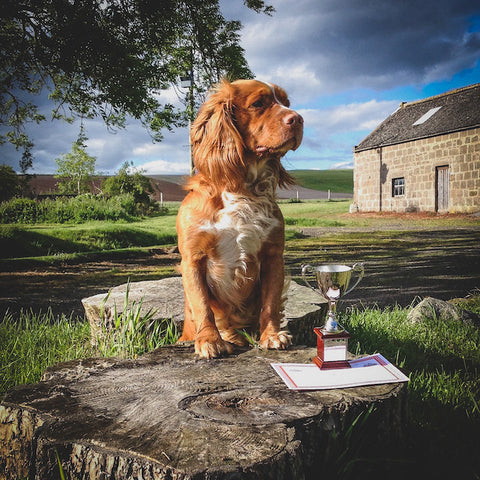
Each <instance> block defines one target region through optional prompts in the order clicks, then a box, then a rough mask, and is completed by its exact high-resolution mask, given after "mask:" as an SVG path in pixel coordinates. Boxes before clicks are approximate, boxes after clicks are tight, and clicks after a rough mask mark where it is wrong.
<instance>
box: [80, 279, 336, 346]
mask: <svg viewBox="0 0 480 480" xmlns="http://www.w3.org/2000/svg"><path fill="white" fill-rule="evenodd" d="M127 290H128V302H125V299H126V297H127ZM125 303H126V305H125ZM82 304H83V306H84V308H85V315H86V317H87V319H88V321H89V323H90V331H91V342H92V344H93V345H95V344H96V343H97V342H98V340H99V339H100V338H101V336H102V335H103V334H104V332H108V331H109V330H110V329H112V328H113V321H114V316H115V312H116V313H117V315H120V314H121V313H122V312H123V311H124V309H125V308H127V309H135V308H138V307H139V306H140V305H141V311H142V313H143V314H145V313H147V312H149V311H151V312H153V315H152V317H151V320H152V321H159V320H163V319H166V318H171V319H172V320H173V321H174V322H175V324H176V325H177V327H178V329H179V330H181V329H182V326H183V321H184V309H185V300H184V295H183V284H182V277H170V278H164V279H162V280H148V281H143V282H134V283H129V284H123V285H119V286H118V287H114V288H112V289H111V290H110V291H109V292H108V293H100V294H98V295H94V296H92V297H88V298H84V299H83V300H82ZM327 309H328V307H327V301H326V300H323V299H322V298H321V297H320V295H317V294H316V293H315V292H313V291H312V290H311V289H310V288H308V287H304V286H301V285H298V284H297V283H295V282H293V281H292V282H290V285H289V289H288V293H287V302H286V305H285V319H284V322H283V324H282V325H281V328H282V329H283V330H289V331H290V333H292V335H293V339H294V342H295V343H296V344H297V345H312V346H313V345H315V344H316V336H315V334H314V333H313V327H315V326H319V325H323V323H325V315H326V312H327Z"/></svg>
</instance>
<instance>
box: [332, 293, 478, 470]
mask: <svg viewBox="0 0 480 480" xmlns="http://www.w3.org/2000/svg"><path fill="white" fill-rule="evenodd" d="M464 306H465V307H466V308H468V309H469V310H470V311H474V310H475V309H477V308H478V307H479V306H480V295H478V296H475V297H471V298H470V299H468V300H467V301H466V302H464ZM408 310H409V309H408V308H405V309H404V308H400V307H397V306H395V307H391V308H387V309H384V310H380V309H378V308H373V309H370V308H369V309H364V310H359V309H355V310H353V311H351V312H347V313H342V314H341V316H340V322H341V323H342V325H344V326H345V328H346V329H347V330H348V331H349V333H350V335H351V338H350V343H349V349H350V351H352V352H354V353H356V354H359V355H361V354H370V353H373V352H376V351H378V352H380V353H382V354H383V355H384V356H385V357H386V358H388V359H389V360H391V361H392V362H394V363H396V364H397V365H398V366H399V367H400V368H402V370H403V371H404V372H405V373H407V374H408V375H409V376H410V382H409V383H408V387H407V388H408V390H407V393H408V402H407V419H408V424H407V425H405V426H404V427H405V428H406V429H407V431H408V440H407V442H408V445H407V453H406V454H404V455H405V456H406V457H408V459H409V461H414V463H415V465H416V466H415V468H416V469H417V468H419V467H420V468H421V469H424V470H425V472H424V474H427V475H432V476H431V477H429V478H446V477H444V475H445V476H446V475H453V474H454V473H455V474H456V475H457V477H458V478H477V477H475V476H474V475H475V472H477V473H478V471H477V469H478V467H479V464H478V459H477V455H478V452H477V451H476V447H475V445H474V444H472V443H471V440H473V439H474V438H476V437H477V435H478V431H479V429H480V409H479V406H480V375H479V373H480V348H479V345H480V330H479V329H478V327H475V326H473V325H465V324H463V323H461V322H454V321H452V322H445V321H440V320H438V319H436V318H425V319H424V321H423V322H421V323H419V324H412V323H410V322H409V321H408V320H407V313H408ZM412 459H413V460H412ZM422 471H423V470H422ZM418 473H419V475H420V476H421V474H420V472H418ZM424 478H427V477H424Z"/></svg>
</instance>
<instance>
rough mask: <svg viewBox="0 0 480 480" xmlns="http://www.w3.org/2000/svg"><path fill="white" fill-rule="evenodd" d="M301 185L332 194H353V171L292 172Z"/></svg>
mask: <svg viewBox="0 0 480 480" xmlns="http://www.w3.org/2000/svg"><path fill="white" fill-rule="evenodd" d="M289 173H290V174H291V175H293V177H294V178H295V180H296V181H297V182H298V184H299V185H301V186H302V187H305V188H311V189H312V190H322V191H325V192H326V191H327V190H330V191H331V192H332V193H353V170H291V171H290V172H289Z"/></svg>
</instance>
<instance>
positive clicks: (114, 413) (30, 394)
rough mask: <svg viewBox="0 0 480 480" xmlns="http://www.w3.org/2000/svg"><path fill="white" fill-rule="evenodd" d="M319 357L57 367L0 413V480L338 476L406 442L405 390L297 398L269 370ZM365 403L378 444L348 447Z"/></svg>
mask: <svg viewBox="0 0 480 480" xmlns="http://www.w3.org/2000/svg"><path fill="white" fill-rule="evenodd" d="M315 353H316V350H315V349H314V348H307V347H295V348H292V349H290V350H288V351H264V350H259V349H250V350H243V351H237V353H236V354H235V355H232V356H229V357H226V358H220V359H214V360H203V359H198V357H196V356H195V354H194V352H193V346H192V345H191V344H182V345H176V346H169V347H163V348H161V349H158V350H156V351H155V352H153V353H150V354H147V355H144V356H142V357H140V358H138V359H135V360H120V359H89V360H78V361H71V362H66V363H62V364H59V365H57V366H55V367H53V368H50V369H48V370H47V371H46V372H45V374H44V376H43V379H42V381H41V382H40V383H38V384H35V385H23V386H20V387H17V388H15V389H13V390H11V391H10V392H8V393H7V394H6V396H5V398H4V400H3V403H2V404H1V405H0V478H2V479H7V478H8V479H9V480H10V479H12V480H13V479H20V478H25V477H28V478H30V479H39V480H40V479H42V480H44V479H56V478H60V472H59V468H58V463H57V454H58V456H59V458H60V460H61V463H62V466H63V471H64V472H65V474H66V475H67V477H66V478H72V479H75V480H80V479H92V480H94V479H95V480H102V479H129V480H131V479H143V480H154V479H155V480H159V479H177V480H187V479H189V480H194V479H225V480H226V479H230V480H232V479H261V480H269V479H271V480H292V479H295V480H301V479H313V478H321V477H322V478H323V477H324V476H325V478H328V477H329V476H330V477H329V478H335V475H339V472H340V474H341V471H342V469H343V468H344V467H345V464H342V462H341V461H340V460H341V458H344V457H345V452H346V451H347V453H348V451H349V450H350V453H351V455H353V456H355V455H357V454H358V455H360V453H357V452H356V449H357V448H358V447H360V446H361V445H362V444H363V445H365V444H366V443H368V445H367V446H368V449H369V450H370V449H374V448H375V444H379V445H381V446H382V448H386V446H387V445H389V444H391V443H392V442H396V441H398V440H399V439H400V438H401V436H402V424H403V421H404V410H405V409H404V406H405V405H404V403H405V402H404V400H405V386H404V384H387V385H378V386H369V387H361V388H360V387H359V388H349V389H337V390H328V391H312V392H295V391H291V390H288V388H287V387H286V386H285V385H284V383H283V382H282V380H281V379H280V378H279V377H278V376H277V375H276V373H275V372H274V370H273V368H272V367H271V365H270V363H271V362H293V363H309V362H311V360H312V358H313V356H314V355H315ZM372 405H375V407H376V412H375V415H373V416H372V417H371V418H369V419H368V421H367V424H368V422H370V423H371V425H372V427H373V430H372V431H373V434H372V436H371V437H368V440H365V439H363V441H362V442H360V441H355V440H354V438H355V437H352V435H355V432H356V431H357V430H358V429H359V428H363V427H360V426H359V425H360V423H361V422H357V426H356V427H355V428H354V429H353V430H352V429H350V428H349V427H350V426H351V425H352V424H353V423H354V420H355V419H356V418H357V417H358V416H359V415H361V414H362V412H363V418H366V414H365V411H366V410H367V409H368V408H369V407H370V406H372ZM352 432H353V433H352ZM363 433H364V432H363ZM363 433H362V434H363ZM339 441H340V443H339ZM363 454H364V453H362V455H363ZM389 455H392V452H391V451H390V453H389ZM347 460H348V456H347ZM344 461H346V460H344ZM1 472H5V473H1Z"/></svg>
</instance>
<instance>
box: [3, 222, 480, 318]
mask: <svg viewBox="0 0 480 480" xmlns="http://www.w3.org/2000/svg"><path fill="white" fill-rule="evenodd" d="M303 235H304V238H302V239H299V240H298V241H296V242H292V243H289V245H288V248H287V252H286V255H285V262H286V265H287V269H288V270H289V272H290V274H291V276H292V278H293V279H294V280H296V281H298V282H299V283H302V280H301V277H300V271H301V265H302V264H304V263H345V264H350V265H351V264H353V263H355V262H360V261H363V262H365V278H364V280H363V281H362V282H361V283H360V285H359V286H358V288H357V289H356V290H354V291H353V292H352V293H351V294H349V295H348V296H347V297H345V299H344V301H343V302H342V304H343V305H342V308H345V307H346V306H349V305H365V306H372V305H374V304H378V305H379V306H380V307H384V306H387V305H393V304H395V303H398V304H400V305H403V306H407V305H409V304H410V303H411V302H412V301H413V300H414V299H415V298H416V297H425V296H434V297H437V298H441V299H445V300H446V299H450V298H455V297H464V296H466V295H467V294H469V293H470V292H472V291H475V290H477V291H478V290H479V289H480V226H479V227H475V228H468V229H467V228H461V229H460V228H457V229H448V228H444V229H441V228H438V229H435V230H424V229H423V230H418V229H416V230H409V231H405V230H402V231H401V232H400V231H396V230H391V231H390V230H389V231H375V230H374V229H366V230H365V229H353V230H345V229H342V228H331V229H327V228H324V229H321V230H320V229H304V230H303ZM179 261H180V257H179V255H178V254H177V253H171V252H168V251H165V250H162V249H152V250H151V251H150V252H146V253H145V254H144V255H140V256H139V255H137V256H134V257H130V258H122V259H119V258H118V257H117V256H116V257H115V258H112V259H108V258H105V257H102V258H101V259H100V260H98V259H96V260H92V259H90V260H88V261H84V262H75V263H72V262H70V263H65V262H64V263H60V262H59V263H56V264H54V265H40V264H37V265H34V264H31V265H25V264H23V265H22V266H20V267H15V268H12V266H11V264H5V265H2V267H1V271H0V313H2V314H3V312H4V311H5V310H7V309H8V310H10V311H12V312H18V310H19V309H21V308H23V309H33V310H34V311H39V310H42V311H45V310H46V309H48V308H51V309H52V310H53V311H54V313H56V314H58V313H66V314H67V315H69V314H70V313H71V312H73V313H74V315H83V307H82V305H81V299H82V298H84V297H87V296H90V295H94V294H97V293H101V292H106V291H108V289H109V288H111V287H112V286H116V285H120V284H122V283H126V282H127V281H128V280H130V281H131V282H134V281H141V280H152V279H159V278H163V277H165V276H171V275H177V273H176V270H175V267H176V265H177V264H178V263H179Z"/></svg>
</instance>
